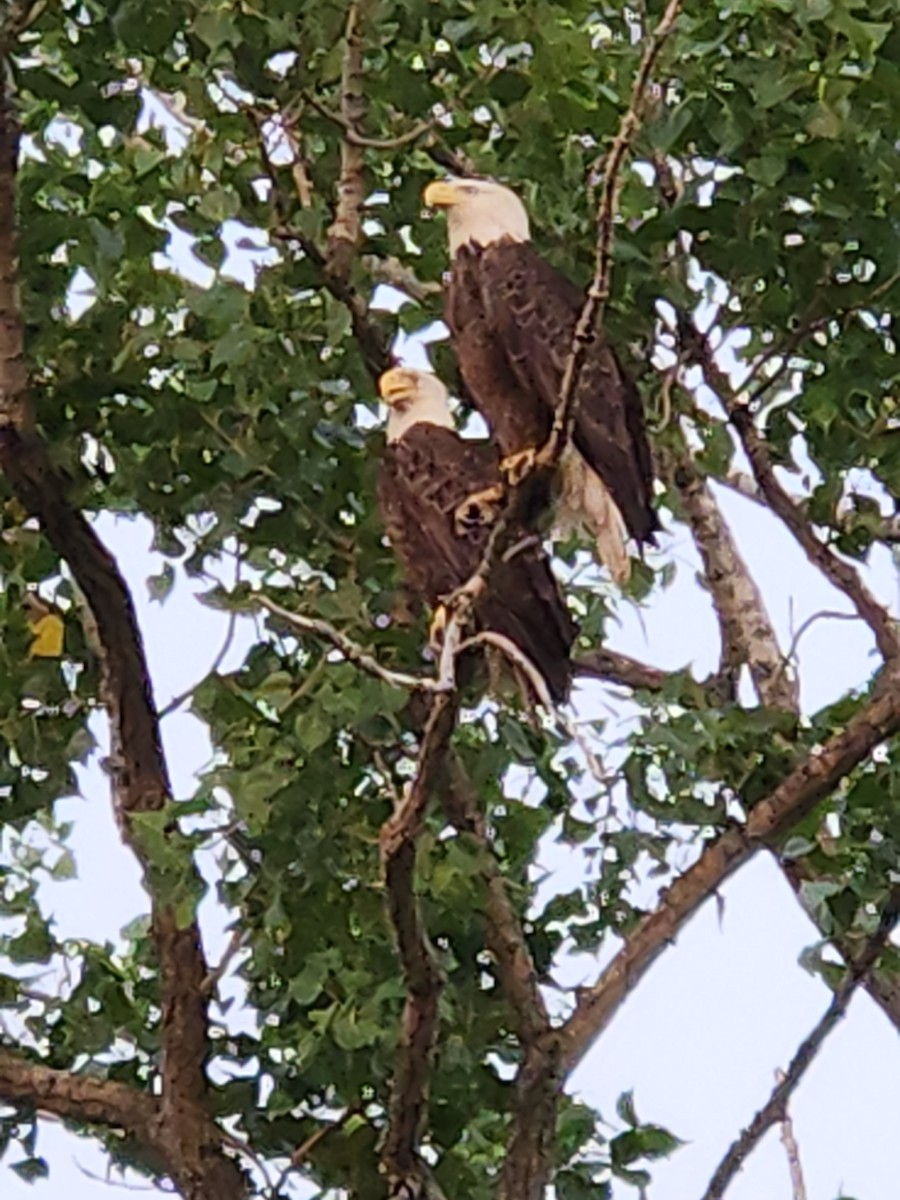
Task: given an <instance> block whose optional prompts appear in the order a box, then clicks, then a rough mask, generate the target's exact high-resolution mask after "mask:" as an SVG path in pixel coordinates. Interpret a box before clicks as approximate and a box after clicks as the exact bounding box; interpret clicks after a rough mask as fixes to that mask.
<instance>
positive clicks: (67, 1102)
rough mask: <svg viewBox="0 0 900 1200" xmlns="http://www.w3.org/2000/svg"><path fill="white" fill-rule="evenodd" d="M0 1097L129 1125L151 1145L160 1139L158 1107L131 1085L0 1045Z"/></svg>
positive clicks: (58, 1113)
mask: <svg viewBox="0 0 900 1200" xmlns="http://www.w3.org/2000/svg"><path fill="white" fill-rule="evenodd" d="M0 1101H2V1102H3V1103H9V1104H27V1105H29V1106H34V1108H36V1109H37V1110H38V1111H39V1112H45V1113H50V1114H52V1115H53V1116H54V1117H60V1118H62V1119H63V1120H65V1121H76V1122H78V1123H79V1124H84V1125H103V1126H107V1127H110V1128H116V1129H124V1130H126V1131H127V1132H128V1133H130V1134H132V1135H133V1136H134V1137H136V1138H137V1139H138V1140H140V1141H141V1142H142V1143H144V1144H145V1145H150V1144H153V1143H154V1141H155V1140H156V1135H155V1124H156V1122H157V1120H158V1115H159V1114H158V1106H157V1102H156V1101H155V1100H153V1098H152V1097H151V1096H149V1095H147V1094H146V1093H144V1092H139V1091H137V1090H136V1089H135V1088H132V1087H129V1086H128V1084H125V1083H118V1082H116V1081H115V1080H112V1079H100V1078H97V1077H96V1076H93V1075H79V1074H77V1073H76V1072H75V1071H60V1070H56V1069H54V1068H52V1067H46V1066H44V1065H43V1064H42V1063H39V1062H32V1061H30V1060H29V1059H27V1058H25V1057H24V1055H21V1054H19V1053H16V1052H13V1051H11V1050H7V1049H2V1048H0Z"/></svg>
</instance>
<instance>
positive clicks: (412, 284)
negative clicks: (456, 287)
mask: <svg viewBox="0 0 900 1200" xmlns="http://www.w3.org/2000/svg"><path fill="white" fill-rule="evenodd" d="M361 262H362V265H363V266H364V267H365V268H366V270H367V271H368V273H369V277H370V278H371V280H372V282H373V283H383V284H386V285H387V286H388V287H392V288H396V289H397V290H398V291H399V292H404V293H405V294H406V295H407V296H409V297H410V298H411V299H412V300H415V301H416V302H417V303H418V304H424V303H425V301H426V300H427V299H428V298H429V296H439V295H440V294H441V293H442V292H443V290H444V289H443V287H442V286H441V284H439V283H434V282H433V281H431V280H425V279H420V278H419V277H418V275H417V274H416V273H415V271H414V270H413V269H412V267H407V266H406V265H405V263H402V262H401V261H400V259H399V258H393V257H388V258H380V257H379V256H378V255H377V254H366V255H364V256H363V258H362V259H361Z"/></svg>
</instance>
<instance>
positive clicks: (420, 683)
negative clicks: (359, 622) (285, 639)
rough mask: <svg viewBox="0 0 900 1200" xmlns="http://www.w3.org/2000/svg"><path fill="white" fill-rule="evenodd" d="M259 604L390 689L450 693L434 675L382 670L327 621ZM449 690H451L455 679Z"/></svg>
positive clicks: (272, 604) (264, 600)
mask: <svg viewBox="0 0 900 1200" xmlns="http://www.w3.org/2000/svg"><path fill="white" fill-rule="evenodd" d="M258 603H259V606H260V608H264V609H265V610H266V611H267V612H270V613H272V615H273V616H276V617H279V618H280V619H281V620H282V621H285V622H287V624H288V625H290V626H291V628H292V629H296V630H298V631H299V632H300V633H311V634H313V635H314V636H315V637H318V638H324V639H325V641H328V642H331V644H332V646H334V648H335V649H336V650H340V652H341V654H343V656H344V658H346V660H347V661H348V662H351V663H353V664H354V666H357V667H359V668H360V670H362V671H366V672H367V673H368V674H369V675H374V676H375V678H376V679H381V680H382V681H383V682H384V683H389V684H390V685H391V687H397V688H404V689H405V690H407V691H420V692H442V691H447V690H449V688H448V685H447V684H446V683H442V682H441V681H440V680H438V679H434V678H432V677H431V676H428V675H408V674H406V673H405V672H404V671H391V670H389V669H388V668H387V667H383V666H382V665H381V663H380V662H379V661H378V659H377V658H375V657H374V656H373V655H371V654H370V653H369V652H368V651H367V650H365V649H363V647H362V646H360V645H359V644H358V643H357V642H354V641H353V639H352V638H348V637H347V635H346V634H345V633H341V631H340V630H339V629H335V627H334V626H333V625H330V624H329V623H328V622H327V621H321V620H319V618H318V617H304V616H302V615H301V614H300V613H294V612H291V611H290V609H287V608H282V606H281V605H280V604H276V603H275V601H274V600H270V599H269V597H268V596H260V597H259V598H258ZM449 687H452V678H451V681H450V684H449Z"/></svg>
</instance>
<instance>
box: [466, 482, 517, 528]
mask: <svg viewBox="0 0 900 1200" xmlns="http://www.w3.org/2000/svg"><path fill="white" fill-rule="evenodd" d="M504 493H505V489H504V487H503V484H501V483H495V484H494V486H493V487H489V488H485V489H484V491H483V492H473V493H472V495H471V496H467V497H466V498H465V500H463V502H462V504H459V505H457V507H456V508H455V509H454V512H453V524H454V527H455V529H456V532H457V533H458V534H460V536H461V535H462V534H464V533H465V532H466V530H467V529H474V528H479V527H480V526H483V525H492V524H493V523H494V521H495V520H496V519H497V506H498V504H500V502H501V501H502V499H503V496H504Z"/></svg>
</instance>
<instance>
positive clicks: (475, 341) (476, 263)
mask: <svg viewBox="0 0 900 1200" xmlns="http://www.w3.org/2000/svg"><path fill="white" fill-rule="evenodd" d="M480 256H481V251H480V250H476V249H475V248H474V247H463V249H461V250H460V251H459V252H458V253H457V254H456V255H455V256H454V259H453V263H452V269H451V272H450V279H449V282H448V285H447V291H446V303H445V309H444V319H445V321H446V322H447V327H448V328H449V330H450V334H451V338H452V341H453V350H454V352H455V354H456V360H457V362H458V364H459V373H460V375H461V376H462V381H463V383H464V385H465V390H466V396H467V397H468V399H470V400H471V402H472V403H473V404H474V405H475V407H476V408H477V409H478V411H479V412H480V413H481V415H482V416H483V417H484V419H485V421H486V422H487V424H488V426H489V428H490V431H491V436H492V437H493V439H494V441H495V442H496V443H497V445H498V446H499V447H500V453H501V454H502V455H503V456H504V457H505V456H506V455H509V454H516V453H518V452H519V451H520V450H524V449H526V448H527V447H529V446H540V445H542V444H543V442H545V441H546V439H547V436H548V434H549V433H550V427H551V424H552V419H551V415H550V412H549V411H548V409H547V406H546V405H545V404H544V403H543V401H542V400H541V398H540V396H539V395H537V393H536V392H535V390H534V389H533V388H532V387H523V386H522V383H521V380H520V379H519V377H518V375H517V374H516V372H515V371H514V370H512V368H511V367H510V364H509V362H508V361H507V358H506V355H505V353H504V351H503V346H502V344H501V343H500V341H499V340H498V338H497V335H496V333H495V332H494V331H493V330H492V328H491V326H490V324H489V322H488V319H487V315H486V313H485V309H484V301H483V298H482V294H481V262H480Z"/></svg>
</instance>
